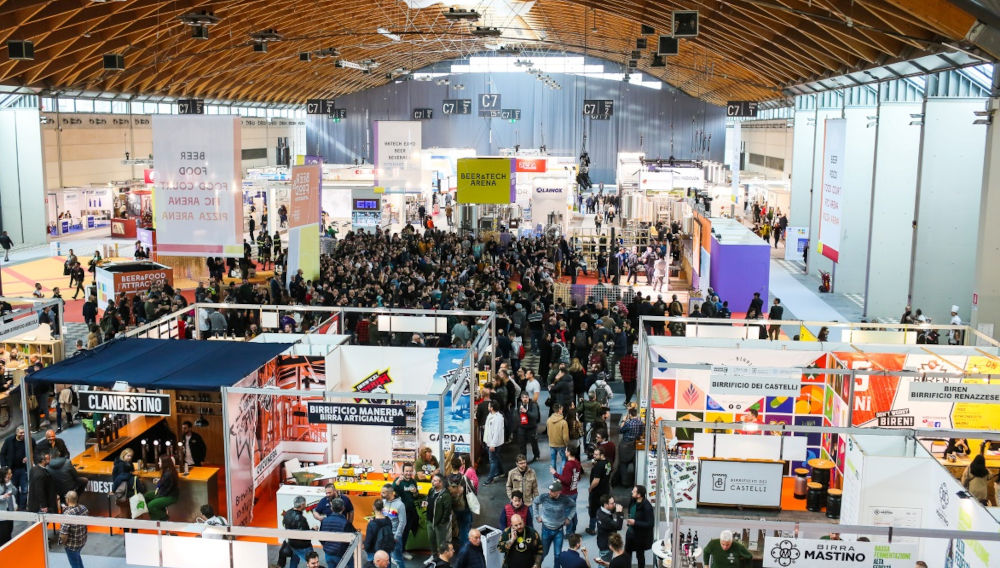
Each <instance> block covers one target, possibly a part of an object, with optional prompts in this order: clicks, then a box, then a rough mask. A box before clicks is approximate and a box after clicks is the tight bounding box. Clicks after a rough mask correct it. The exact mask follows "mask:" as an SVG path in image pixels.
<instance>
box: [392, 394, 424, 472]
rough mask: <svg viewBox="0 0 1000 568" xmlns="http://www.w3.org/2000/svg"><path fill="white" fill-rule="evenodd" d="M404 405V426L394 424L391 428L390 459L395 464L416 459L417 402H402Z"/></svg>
mask: <svg viewBox="0 0 1000 568" xmlns="http://www.w3.org/2000/svg"><path fill="white" fill-rule="evenodd" d="M403 405H404V406H405V407H406V426H396V427H394V428H393V429H392V433H391V439H392V461H393V462H394V463H396V464H400V465H401V464H402V463H405V462H414V461H416V459H417V448H418V445H419V442H418V440H417V403H416V402H415V401H408V402H404V403H403Z"/></svg>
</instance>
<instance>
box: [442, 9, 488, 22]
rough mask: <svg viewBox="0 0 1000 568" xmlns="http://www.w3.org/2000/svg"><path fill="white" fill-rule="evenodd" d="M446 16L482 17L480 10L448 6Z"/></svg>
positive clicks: (454, 18) (472, 18)
mask: <svg viewBox="0 0 1000 568" xmlns="http://www.w3.org/2000/svg"><path fill="white" fill-rule="evenodd" d="M444 17H445V18H446V19H448V20H473V21H474V20H478V19H479V18H480V16H479V12H477V11H475V10H462V9H458V10H456V9H455V8H448V11H447V12H445V13H444Z"/></svg>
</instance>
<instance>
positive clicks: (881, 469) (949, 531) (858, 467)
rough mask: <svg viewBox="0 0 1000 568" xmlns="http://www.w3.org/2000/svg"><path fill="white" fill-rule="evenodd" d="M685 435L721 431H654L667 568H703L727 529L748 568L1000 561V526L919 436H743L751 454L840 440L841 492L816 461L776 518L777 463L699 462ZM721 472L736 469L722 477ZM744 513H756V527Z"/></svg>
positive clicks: (658, 548)
mask: <svg viewBox="0 0 1000 568" xmlns="http://www.w3.org/2000/svg"><path fill="white" fill-rule="evenodd" d="M689 424H690V425H691V426H694V427H697V428H699V429H701V428H709V429H710V428H712V427H713V426H715V427H717V426H719V424H716V423H713V422H709V421H699V422H697V423H689V422H684V421H664V422H663V423H662V424H661V427H659V428H658V444H657V445H658V448H660V449H665V451H663V452H659V451H658V452H657V460H656V461H657V463H656V469H657V470H658V479H659V480H662V484H661V488H662V489H663V492H662V493H660V494H659V495H657V497H656V498H654V505H655V507H656V508H657V510H658V514H657V515H656V518H657V527H656V531H655V539H656V541H655V543H654V545H653V553H654V555H655V556H656V557H657V558H658V559H662V560H664V565H667V566H669V565H673V566H677V565H681V566H684V565H692V564H693V563H694V562H697V563H699V564H694V565H700V562H701V561H702V559H703V554H704V547H705V546H706V545H707V544H708V543H709V542H710V540H712V539H717V538H719V534H720V532H721V531H722V530H730V531H731V532H732V533H733V535H734V540H735V541H737V542H740V543H741V544H742V545H743V546H745V547H746V548H747V549H748V551H749V552H750V553H751V555H752V556H753V563H752V565H755V566H761V565H762V566H765V567H783V568H788V567H791V566H803V567H804V566H809V567H813V566H849V567H854V568H862V567H864V568H869V567H873V566H890V567H898V568H911V567H912V566H914V565H915V563H916V561H918V560H922V561H924V562H926V564H927V566H932V567H945V566H975V567H977V568H978V567H983V568H985V567H986V566H992V565H993V563H994V562H995V560H993V561H991V558H992V559H995V558H996V557H997V556H996V555H997V554H1000V534H998V532H1000V531H998V529H1000V524H998V522H997V520H996V519H994V518H993V517H992V516H991V515H990V512H989V510H988V509H987V508H986V507H984V506H983V505H981V504H980V503H978V502H976V500H975V499H971V498H969V494H968V492H967V491H965V489H964V488H963V487H962V485H961V484H960V483H959V482H958V480H956V479H954V478H953V477H951V475H950V474H948V473H947V472H946V471H945V469H944V468H943V467H941V465H940V464H939V463H938V462H937V460H935V459H934V458H933V457H932V456H930V454H928V453H927V452H926V450H925V449H924V448H923V447H922V446H921V444H920V443H919V442H918V441H917V440H916V438H915V437H914V431H912V430H890V431H884V430H883V431H871V430H868V431H865V430H864V429H861V428H853V429H846V428H832V427H807V426H794V425H793V426H785V425H771V424H764V425H760V426H759V429H757V430H754V431H747V430H745V429H744V432H743V434H744V435H740V436H739V438H740V439H741V441H742V442H743V444H744V445H750V446H754V447H759V446H761V445H762V444H764V443H773V442H772V441H777V442H781V443H785V444H788V443H793V442H794V441H795V440H796V439H797V438H801V437H808V436H811V435H820V436H828V435H837V433H839V434H840V435H841V436H842V438H843V439H844V440H845V448H846V449H845V454H846V462H847V469H846V472H847V474H846V476H845V477H844V479H843V480H842V481H841V482H839V483H835V482H833V481H831V480H830V478H829V477H827V476H826V475H825V473H826V470H824V467H825V466H826V465H828V464H824V463H823V460H817V461H816V462H813V463H812V464H809V465H807V466H805V467H803V468H799V469H797V472H796V476H795V477H794V479H793V481H792V484H793V485H794V489H793V493H792V494H791V495H784V496H782V497H781V498H780V505H779V506H777V507H776V506H774V492H773V490H772V488H773V487H774V485H773V484H774V480H773V476H772V474H771V472H770V470H769V468H770V464H773V463H781V460H780V458H776V457H775V456H771V457H770V458H751V459H747V458H742V459H736V458H734V459H730V460H716V459H713V458H710V457H698V456H694V457H692V456H691V455H690V453H688V452H687V451H686V450H684V449H683V448H681V446H682V444H679V443H678V442H677V440H676V438H673V436H674V433H675V432H676V430H677V429H680V428H686V427H688V425H689ZM725 426H729V427H735V428H737V429H740V428H741V426H740V425H739V424H727V425H725ZM744 428H745V427H744ZM747 434H757V435H747ZM702 436H711V434H702ZM716 436H719V435H716ZM696 444H697V442H696ZM750 453H751V454H756V453H759V452H756V451H753V450H752V451H751V452H750ZM719 462H721V463H732V464H733V466H734V467H733V469H732V470H730V471H719V470H718V469H717V468H716V464H717V463H719ZM692 470H693V471H692ZM692 479H696V480H698V481H701V480H702V479H704V480H705V482H706V483H705V486H704V487H703V488H699V489H693V488H691V487H690V485H691V484H692ZM786 481H787V480H786ZM800 489H801V491H800ZM692 491H696V492H697V493H698V496H699V497H698V500H697V502H696V503H691V501H689V500H687V499H686V497H685V496H686V494H687V493H690V492H692ZM746 509H752V510H753V514H752V516H749V515H747V511H746ZM689 563H690V564H689Z"/></svg>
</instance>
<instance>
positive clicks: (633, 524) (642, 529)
mask: <svg viewBox="0 0 1000 568" xmlns="http://www.w3.org/2000/svg"><path fill="white" fill-rule="evenodd" d="M625 523H626V524H627V525H628V530H627V531H626V532H625V551H626V553H627V554H628V555H629V558H630V559H631V555H632V553H633V552H635V558H636V563H637V564H638V566H639V568H644V567H645V566H646V551H647V550H649V549H650V548H652V546H653V506H652V505H650V504H649V500H647V499H646V488H645V487H644V486H642V485H636V486H635V487H633V488H632V499H631V500H630V501H629V503H628V520H626V521H625Z"/></svg>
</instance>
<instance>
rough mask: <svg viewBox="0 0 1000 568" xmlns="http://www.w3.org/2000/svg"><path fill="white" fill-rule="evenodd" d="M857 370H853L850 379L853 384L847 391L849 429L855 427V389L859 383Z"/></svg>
mask: <svg viewBox="0 0 1000 568" xmlns="http://www.w3.org/2000/svg"><path fill="white" fill-rule="evenodd" d="M857 373H858V372H857V370H855V369H851V374H850V375H849V376H850V379H851V384H850V386H849V387H848V391H847V393H848V394H847V427H848V428H851V427H853V426H854V387H855V386H857V384H858V381H857V380H856V379H855V375H856V374H857Z"/></svg>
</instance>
